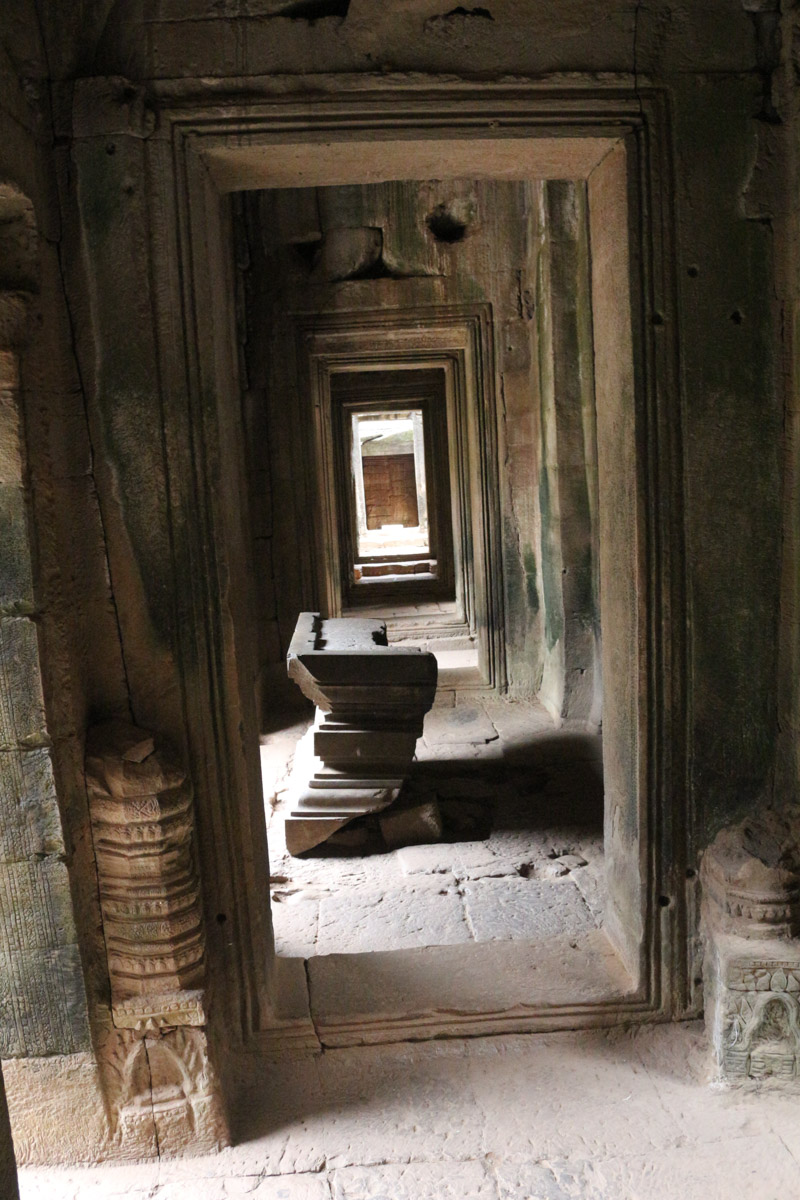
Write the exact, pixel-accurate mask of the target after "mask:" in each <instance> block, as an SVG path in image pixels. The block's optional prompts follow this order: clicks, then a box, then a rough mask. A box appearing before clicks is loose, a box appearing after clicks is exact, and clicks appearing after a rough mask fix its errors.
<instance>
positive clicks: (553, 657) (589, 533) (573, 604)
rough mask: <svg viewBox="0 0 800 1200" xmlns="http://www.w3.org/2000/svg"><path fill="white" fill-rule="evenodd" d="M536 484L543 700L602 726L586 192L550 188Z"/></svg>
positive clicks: (557, 184)
mask: <svg viewBox="0 0 800 1200" xmlns="http://www.w3.org/2000/svg"><path fill="white" fill-rule="evenodd" d="M542 209H543V211H542V226H543V228H544V230H545V243H544V246H543V248H542V250H541V252H540V253H541V259H542V261H541V267H540V303H539V356H540V381H541V396H542V467H541V474H540V480H539V504H540V509H541V539H542V555H541V561H542V595H543V599H544V616H545V629H544V633H545V638H544V643H545V649H544V664H543V676H542V686H541V693H540V698H541V700H542V702H543V703H544V704H545V706H546V707H547V708H548V709H549V711H550V712H551V713H552V714H553V715H554V716H555V717H557V718H567V719H572V720H589V721H591V722H592V723H593V724H595V725H596V724H599V722H600V717H601V711H600V697H601V683H600V644H599V637H600V611H599V594H598V562H597V550H598V547H597V544H596V541H597V536H598V532H597V527H596V526H597V508H598V501H597V430H596V420H595V396H594V370H593V362H594V349H593V344H592V305H591V296H590V290H589V284H590V279H589V241H588V224H587V204H586V193H585V190H584V188H583V186H582V185H581V184H577V183H574V182H565V181H557V180H550V181H548V182H547V183H545V184H544V186H543V192H542Z"/></svg>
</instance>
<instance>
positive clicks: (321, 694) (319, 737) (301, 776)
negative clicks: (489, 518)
mask: <svg viewBox="0 0 800 1200" xmlns="http://www.w3.org/2000/svg"><path fill="white" fill-rule="evenodd" d="M287 665H288V670H289V676H290V678H291V679H293V680H294V681H295V683H296V684H297V685H298V686H299V687H300V689H301V691H302V692H303V694H304V695H305V696H307V697H308V698H309V699H310V700H313V702H314V703H315V704H316V706H317V717H316V721H315V723H314V727H313V729H311V730H310V731H309V733H308V734H307V735H306V737H305V738H304V739H303V741H302V742H301V744H300V746H299V747H298V752H297V755H296V757H295V765H294V770H293V773H292V790H293V795H292V801H291V807H290V813H289V817H288V818H287V821H286V845H287V848H288V850H289V852H290V853H291V854H299V853H301V852H302V851H303V850H308V849H311V847H312V846H316V845H318V844H319V843H320V842H323V841H324V840H325V839H326V838H327V837H330V835H331V834H332V833H334V832H335V831H336V830H337V829H340V828H341V827H342V825H344V824H346V822H347V821H350V820H352V819H353V817H357V816H362V815H364V814H365V813H369V812H378V811H380V810H381V809H383V808H386V807H387V805H389V804H391V803H392V802H393V801H394V800H395V799H396V798H397V796H398V794H399V792H400V788H401V787H402V784H403V780H404V778H405V776H406V773H407V772H408V769H409V767H410V765H411V760H412V758H413V757H414V750H415V747H416V744H417V738H418V737H419V736H420V735H421V733H422V724H423V720H424V717H425V713H426V712H427V711H428V709H429V708H430V707H431V705H432V704H433V700H434V696H435V695H436V675H437V668H436V659H435V658H434V656H433V655H432V654H427V653H423V652H421V651H419V650H417V649H408V648H405V647H396V646H389V645H388V644H387V638H386V625H385V624H384V622H383V621H374V620H358V619H352V618H338V619H332V620H323V619H322V618H321V617H320V616H319V615H318V614H316V613H301V614H300V618H299V620H298V622H297V627H296V629H295V634H294V637H293V638H292V642H291V645H290V647H289V655H288V660H287Z"/></svg>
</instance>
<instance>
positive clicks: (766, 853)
mask: <svg viewBox="0 0 800 1200" xmlns="http://www.w3.org/2000/svg"><path fill="white" fill-rule="evenodd" d="M799 830H800V817H798V812H797V810H789V811H787V812H784V813H779V812H776V811H775V810H774V809H767V810H766V811H765V812H763V813H760V814H758V816H756V817H754V818H753V819H751V820H748V821H745V822H743V823H742V825H740V826H737V827H735V828H733V829H723V830H722V832H721V833H719V834H718V835H717V838H716V840H715V842H714V844H713V846H711V847H710V848H709V850H708V852H707V854H706V856H705V858H704V860H703V892H704V896H705V899H706V902H707V903H708V904H709V905H710V906H712V907H713V910H714V914H715V915H714V922H715V925H716V927H717V928H719V929H721V930H723V931H725V932H728V933H735V934H737V935H738V936H740V937H753V938H756V937H769V936H776V937H790V936H792V935H794V934H796V933H798V932H800V845H798V831H799Z"/></svg>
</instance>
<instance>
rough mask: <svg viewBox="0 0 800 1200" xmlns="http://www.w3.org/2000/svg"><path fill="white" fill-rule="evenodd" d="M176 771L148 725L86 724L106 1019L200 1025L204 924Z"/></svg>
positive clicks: (186, 798)
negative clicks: (109, 1013) (108, 1008)
mask: <svg viewBox="0 0 800 1200" xmlns="http://www.w3.org/2000/svg"><path fill="white" fill-rule="evenodd" d="M185 781H186V773H185V771H183V770H182V769H181V768H180V767H179V766H178V765H177V764H176V763H175V762H174V761H173V760H172V758H171V756H170V755H169V753H168V752H166V751H165V750H163V749H161V748H159V749H158V750H156V748H155V740H154V738H153V736H152V734H150V733H149V732H148V731H146V730H141V729H137V728H136V727H135V726H132V725H128V724H125V723H123V722H121V721H111V722H108V723H106V724H104V725H98V726H94V727H93V728H92V729H91V730H90V731H89V735H88V737H87V743H86V782H87V790H88V793H89V807H90V815H91V822H92V837H93V840H94V848H95V855H96V859H97V872H98V878H99V883H100V907H101V910H102V914H103V932H104V935H105V942H106V947H107V952H108V968H109V975H110V978H111V997H112V1010H113V1014H114V1021H115V1023H116V1025H117V1026H118V1027H120V1028H128V1029H143V1028H147V1029H153V1028H157V1027H159V1026H178V1025H203V1024H205V1012H204V1007H203V991H202V989H203V985H204V982H205V929H204V925H203V915H202V909H201V902H200V883H199V879H198V875H197V868H196V865H195V861H194V847H193V836H194V811H193V803H192V795H191V791H190V789H189V787H188V785H187V784H186V782H185Z"/></svg>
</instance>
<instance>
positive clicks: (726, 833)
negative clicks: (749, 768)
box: [701, 806, 800, 1084]
mask: <svg viewBox="0 0 800 1200" xmlns="http://www.w3.org/2000/svg"><path fill="white" fill-rule="evenodd" d="M799 834H800V810H798V809H797V806H793V807H791V808H789V809H787V810H785V811H783V812H776V811H774V810H770V809H765V810H764V811H762V812H760V813H758V814H755V815H754V816H753V817H751V818H749V819H748V820H747V821H744V822H742V823H740V824H739V825H737V826H733V827H732V828H729V829H725V830H722V831H721V832H720V833H719V834H718V835H717V837H716V839H715V840H714V842H713V843H712V845H711V846H710V847H709V849H708V850H707V851H706V853H705V855H704V857H703V863H702V870H701V877H702V882H703V907H702V917H703V931H704V934H705V942H706V947H705V957H704V972H703V973H704V981H705V1014H706V1025H707V1028H708V1031H709V1034H710V1036H711V1042H712V1047H713V1052H714V1059H715V1066H716V1071H717V1073H718V1076H719V1078H720V1079H723V1080H726V1081H727V1082H730V1083H741V1082H745V1081H747V1080H752V1079H755V1080H761V1079H764V1078H767V1077H774V1078H776V1079H779V1080H782V1081H783V1082H786V1083H794V1084H797V1083H798V1082H799V1081H800V938H799V937H798V936H797V935H798V917H799V909H800V836H799Z"/></svg>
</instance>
